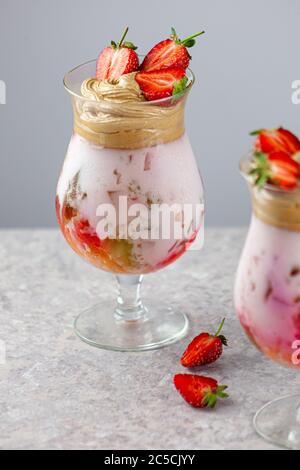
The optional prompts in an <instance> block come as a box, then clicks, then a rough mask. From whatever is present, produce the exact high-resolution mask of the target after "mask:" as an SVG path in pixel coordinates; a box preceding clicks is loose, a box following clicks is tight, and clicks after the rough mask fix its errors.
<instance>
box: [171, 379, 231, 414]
mask: <svg viewBox="0 0 300 470" xmlns="http://www.w3.org/2000/svg"><path fill="white" fill-rule="evenodd" d="M173 381H174V385H175V387H176V389H177V390H178V392H179V393H180V394H181V396H182V397H183V398H184V400H185V401H186V402H187V403H189V404H190V405H191V406H194V407H196V408H206V407H210V408H214V407H215V405H216V403H217V400H218V398H227V397H228V395H227V393H225V392H224V390H226V389H227V386H226V385H219V384H218V382H217V380H215V379H212V378H210V377H203V376H201V375H192V374H177V375H175V377H174V379H173Z"/></svg>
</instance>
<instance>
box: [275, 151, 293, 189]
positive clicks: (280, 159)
mask: <svg viewBox="0 0 300 470" xmlns="http://www.w3.org/2000/svg"><path fill="white" fill-rule="evenodd" d="M268 160H269V162H270V167H271V176H270V180H271V182H273V183H275V184H277V185H278V186H280V187H281V188H284V189H292V188H295V187H296V186H297V184H298V178H299V175H300V166H299V164H298V163H297V162H296V161H295V160H293V159H292V158H291V157H290V156H289V155H288V154H286V153H284V152H273V153H272V154H271V155H269V158H268Z"/></svg>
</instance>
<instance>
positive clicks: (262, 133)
mask: <svg viewBox="0 0 300 470" xmlns="http://www.w3.org/2000/svg"><path fill="white" fill-rule="evenodd" d="M250 135H257V139H256V142H255V149H256V150H257V151H259V152H263V153H267V154H270V153H273V152H285V153H287V154H288V155H290V156H291V155H293V154H294V153H296V152H299V151H300V140H299V139H298V137H296V136H295V135H294V134H292V132H290V131H288V130H287V129H284V128H283V127H279V128H278V129H261V130H258V131H254V132H252V133H251V134H250Z"/></svg>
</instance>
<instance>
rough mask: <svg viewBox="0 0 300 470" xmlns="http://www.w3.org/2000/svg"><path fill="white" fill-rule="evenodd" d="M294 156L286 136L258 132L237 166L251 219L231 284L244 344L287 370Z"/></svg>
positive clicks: (296, 147) (295, 232) (296, 320)
mask: <svg viewBox="0 0 300 470" xmlns="http://www.w3.org/2000/svg"><path fill="white" fill-rule="evenodd" d="M299 151H300V141H299V140H298V138H297V137H296V136H294V135H293V134H291V133H290V132H289V131H287V130H285V129H282V128H280V129H274V130H260V131H258V132H257V139H256V142H255V148H254V152H253V154H252V155H251V156H250V158H247V159H244V160H243V161H242V165H241V169H242V173H243V174H244V176H245V177H246V178H247V180H248V183H249V186H250V190H251V195H252V205H253V215H252V221H251V225H250V230H249V233H248V237H247V241H246V244H245V247H244V250H243V253H242V257H241V260H240V264H239V268H238V273H237V278H236V284H235V305H236V309H237V312H238V316H239V319H240V321H241V324H242V326H243V328H244V329H245V331H246V333H247V335H248V337H249V338H250V340H251V341H252V342H253V343H254V344H255V345H256V346H257V347H258V348H259V349H260V350H261V351H262V352H263V353H265V354H266V355H267V356H268V357H270V358H272V359H273V360H275V361H277V362H280V363H283V364H284V365H287V366H291V367H299V365H300V360H299V359H300V354H298V353H299V352H300V351H299V346H300V342H299V340H300V188H299V176H300V167H299V163H298V162H299ZM297 348H298V353H297ZM297 354H298V356H299V357H298V356H297Z"/></svg>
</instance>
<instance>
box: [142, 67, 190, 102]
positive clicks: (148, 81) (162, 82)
mask: <svg viewBox="0 0 300 470" xmlns="http://www.w3.org/2000/svg"><path fill="white" fill-rule="evenodd" d="M184 77H185V71H184V70H182V69H168V70H163V71H161V72H138V73H137V74H136V77H135V79H136V81H137V83H138V84H139V87H140V89H141V90H142V92H143V94H144V96H145V98H146V99H147V100H148V101H153V100H159V99H161V98H167V97H168V96H172V94H173V91H174V88H175V87H176V84H177V83H178V82H180V81H181V80H182V79H184Z"/></svg>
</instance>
